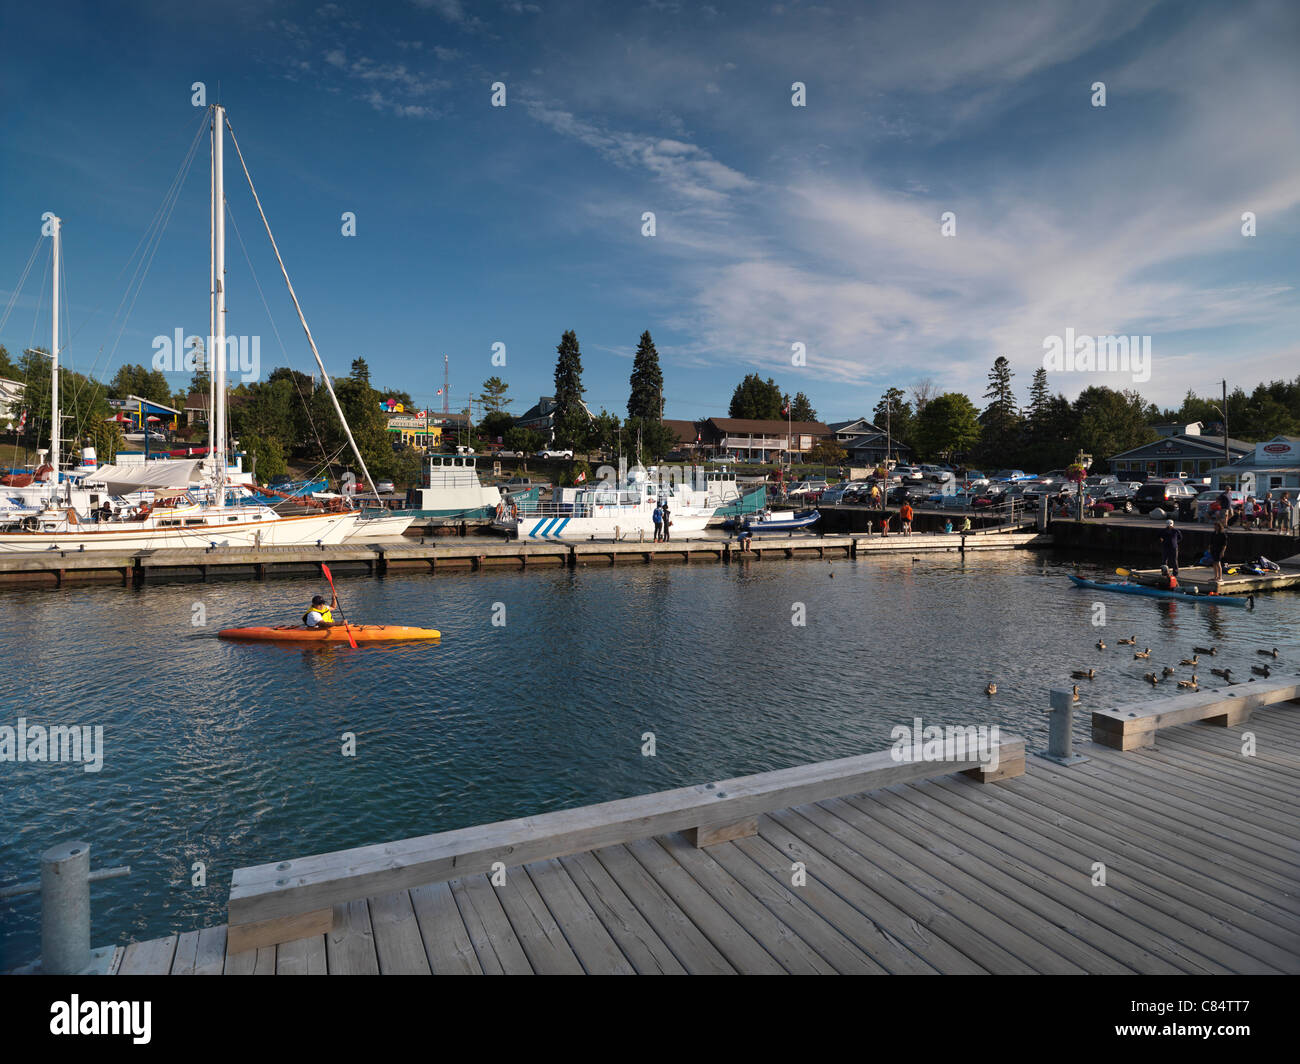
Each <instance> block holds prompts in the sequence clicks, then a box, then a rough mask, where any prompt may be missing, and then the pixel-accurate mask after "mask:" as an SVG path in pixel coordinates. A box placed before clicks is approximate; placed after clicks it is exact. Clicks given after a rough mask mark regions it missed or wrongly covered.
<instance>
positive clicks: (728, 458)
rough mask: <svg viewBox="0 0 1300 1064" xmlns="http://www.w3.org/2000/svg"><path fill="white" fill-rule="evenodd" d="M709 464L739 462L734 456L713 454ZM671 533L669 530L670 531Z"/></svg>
mask: <svg viewBox="0 0 1300 1064" xmlns="http://www.w3.org/2000/svg"><path fill="white" fill-rule="evenodd" d="M709 461H710V462H739V461H740V459H739V458H737V457H736V456H735V455H734V454H715V455H714V456H713V457H712V458H710V459H709ZM670 531H671V530H670Z"/></svg>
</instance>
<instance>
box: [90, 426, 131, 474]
mask: <svg viewBox="0 0 1300 1064" xmlns="http://www.w3.org/2000/svg"><path fill="white" fill-rule="evenodd" d="M85 438H86V441H87V442H88V443H89V444H90V446H92V447H93V448H95V458H96V459H97V460H98V461H99V462H100V464H106V463H108V462H111V461H113V459H114V458H116V457H117V452H118V451H120V450H121V449H122V448H123V447H125V446H126V437H125V436H124V435H122V426H121V425H119V424H118V423H117V422H115V421H104V420H102V419H101V420H99V421H96V422H94V423H93V424H91V425H89V426H87V431H86V435H85Z"/></svg>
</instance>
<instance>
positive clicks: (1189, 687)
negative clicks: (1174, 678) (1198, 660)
mask: <svg viewBox="0 0 1300 1064" xmlns="http://www.w3.org/2000/svg"><path fill="white" fill-rule="evenodd" d="M1178 686H1179V687H1181V688H1183V689H1184V690H1186V691H1199V690H1200V686H1199V685H1198V684H1197V683H1196V673H1192V678H1191V679H1190V680H1179V681H1178Z"/></svg>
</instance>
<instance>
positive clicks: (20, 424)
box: [18, 408, 27, 432]
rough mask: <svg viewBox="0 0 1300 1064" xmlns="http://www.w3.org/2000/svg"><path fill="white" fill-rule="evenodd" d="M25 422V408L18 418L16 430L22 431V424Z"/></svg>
mask: <svg viewBox="0 0 1300 1064" xmlns="http://www.w3.org/2000/svg"><path fill="white" fill-rule="evenodd" d="M26 424H27V410H26V408H24V409H23V416H22V417H20V418H19V419H18V431H19V432H22V431H23V426H24V425H26Z"/></svg>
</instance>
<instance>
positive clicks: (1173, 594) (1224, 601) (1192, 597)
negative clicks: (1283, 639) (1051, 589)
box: [1069, 574, 1255, 609]
mask: <svg viewBox="0 0 1300 1064" xmlns="http://www.w3.org/2000/svg"><path fill="white" fill-rule="evenodd" d="M1069 575H1070V580H1071V581H1072V582H1073V584H1074V586H1075V587H1089V588H1092V589H1093V590H1094V591H1117V592H1119V593H1120V594H1121V595H1145V596H1147V597H1148V598H1163V599H1178V600H1179V601H1180V602H1210V603H1213V604H1214V605H1216V606H1241V607H1243V608H1250V609H1253V608H1254V606H1255V598H1254V596H1253V595H1252V596H1250V597H1249V598H1237V597H1235V596H1232V595H1211V594H1205V595H1198V594H1195V593H1194V592H1191V591H1166V590H1164V588H1159V587H1147V586H1146V585H1145V584H1103V583H1102V582H1101V581H1099V580H1085V579H1084V578H1083V577H1081V576H1074V575H1072V574H1069Z"/></svg>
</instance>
